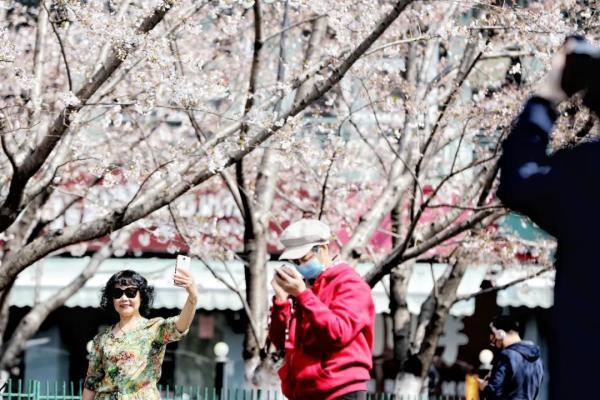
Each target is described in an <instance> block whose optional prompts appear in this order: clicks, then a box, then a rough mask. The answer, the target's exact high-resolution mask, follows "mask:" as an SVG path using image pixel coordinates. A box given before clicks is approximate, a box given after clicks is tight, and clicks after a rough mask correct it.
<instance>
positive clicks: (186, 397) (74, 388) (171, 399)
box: [0, 381, 464, 400]
mask: <svg viewBox="0 0 600 400" xmlns="http://www.w3.org/2000/svg"><path fill="white" fill-rule="evenodd" d="M158 389H159V391H160V393H161V399H165V400H284V399H285V398H284V397H283V396H282V395H281V393H280V392H278V391H269V390H257V389H233V388H228V389H223V390H222V391H221V392H220V393H218V392H217V391H216V390H215V389H213V388H200V387H198V386H189V387H188V386H174V387H171V386H159V387H158ZM82 392H83V385H82V383H78V384H75V383H73V382H63V383H59V382H52V383H50V382H40V381H27V382H23V381H8V382H7V383H6V384H5V385H4V386H3V387H2V388H1V389H0V400H79V399H81V393H82ZM367 399H368V400H427V397H420V396H419V397H415V396H394V395H392V394H389V393H377V394H369V395H368V397H367ZM430 399H431V400H433V399H435V400H463V399H464V397H460V396H443V397H435V398H433V397H432V398H430Z"/></svg>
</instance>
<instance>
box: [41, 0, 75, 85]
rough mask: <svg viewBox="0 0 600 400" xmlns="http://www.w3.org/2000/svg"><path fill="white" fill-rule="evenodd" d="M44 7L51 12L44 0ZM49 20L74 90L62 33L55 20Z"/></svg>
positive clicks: (68, 78) (47, 12)
mask: <svg viewBox="0 0 600 400" xmlns="http://www.w3.org/2000/svg"><path fill="white" fill-rule="evenodd" d="M42 7H44V9H45V10H46V14H50V12H49V11H48V7H46V2H45V1H43V0H42ZM48 21H49V22H50V26H51V27H52V30H53V31H54V36H56V41H57V42H58V46H59V47H60V53H61V54H62V59H63V62H64V63H65V71H66V72H67V81H68V82H69V91H71V92H72V91H73V80H72V79H71V68H69V62H68V61H67V53H66V51H65V45H64V44H63V41H62V39H61V37H60V34H59V33H58V29H56V25H54V21H52V20H51V19H48Z"/></svg>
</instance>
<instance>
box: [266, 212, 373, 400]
mask: <svg viewBox="0 0 600 400" xmlns="http://www.w3.org/2000/svg"><path fill="white" fill-rule="evenodd" d="M330 238H331V231H330V229H329V227H328V226H327V225H325V224H324V223H323V222H321V221H318V220H314V219H302V220H300V221H297V222H295V223H293V224H291V225H290V226H288V227H287V229H285V231H283V233H282V234H281V237H280V240H281V243H282V244H283V246H284V247H285V251H284V252H283V254H282V255H281V257H280V259H285V260H289V261H291V262H292V263H293V264H294V265H295V267H296V268H291V267H287V266H281V267H279V268H276V269H275V276H274V278H273V281H272V282H271V284H272V286H273V289H275V296H274V298H273V307H272V309H271V321H270V324H269V337H270V339H271V342H272V343H273V344H274V345H275V346H276V347H277V348H278V349H284V351H285V360H284V364H283V366H282V367H281V369H280V370H279V376H280V378H281V382H282V390H283V393H284V395H285V396H286V397H287V398H288V399H291V400H295V399H314V400H330V399H366V394H367V382H368V381H369V379H370V370H371V367H372V360H373V354H372V353H373V331H374V324H375V307H374V305H373V298H372V297H371V289H370V287H369V286H368V285H367V284H366V283H365V282H364V281H363V280H362V278H361V277H360V276H359V275H358V274H357V273H356V271H354V269H353V268H352V267H351V266H350V265H348V264H346V263H333V262H332V259H331V257H330V254H329V240H330Z"/></svg>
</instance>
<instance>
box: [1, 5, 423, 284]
mask: <svg viewBox="0 0 600 400" xmlns="http://www.w3.org/2000/svg"><path fill="white" fill-rule="evenodd" d="M411 2H412V1H410V0H403V1H398V2H397V3H396V4H395V5H394V7H393V9H392V10H391V11H390V12H389V13H388V14H386V15H385V16H384V17H383V19H382V20H381V22H379V24H378V25H377V27H376V28H375V29H374V30H373V32H371V34H369V35H368V36H367V37H366V38H365V39H364V40H363V41H362V42H361V43H360V44H359V45H358V46H357V48H356V49H355V50H354V51H353V52H352V53H351V54H350V55H349V56H348V57H347V58H346V59H344V61H343V62H342V63H341V64H340V65H339V66H338V67H337V68H335V69H334V70H333V71H332V73H331V75H330V76H329V77H328V78H327V79H325V80H324V81H323V82H320V83H317V84H315V86H314V87H313V89H312V90H311V91H310V92H309V93H308V94H307V95H306V96H305V97H303V98H302V100H301V101H299V102H297V103H296V104H294V105H293V106H292V107H291V108H290V109H289V110H286V112H284V113H283V114H282V116H281V118H280V120H283V121H286V120H287V118H289V117H292V116H295V115H297V114H298V113H300V112H301V111H303V110H304V109H305V108H306V107H307V106H308V105H309V104H311V103H312V102H313V101H315V100H316V99H318V98H320V97H321V96H322V95H323V94H324V93H326V92H327V91H329V90H330V89H331V88H332V87H333V86H334V85H335V84H337V83H338V82H339V81H340V80H341V79H342V78H343V77H344V75H345V74H346V73H347V72H348V70H349V69H350V67H352V65H353V64H354V63H355V62H356V60H358V58H359V57H360V56H361V55H362V54H363V53H364V52H365V51H366V50H367V49H368V48H369V47H370V46H371V44H372V43H373V42H375V40H377V38H379V37H380V36H381V35H382V34H383V32H385V30H386V29H387V28H388V27H389V26H390V25H391V24H392V22H394V20H395V19H396V18H397V17H398V16H399V15H400V13H401V12H402V10H404V8H405V7H406V6H407V5H408V4H410V3H411ZM282 126H283V125H282V124H280V123H278V121H275V122H274V123H273V124H272V125H271V126H270V127H268V128H267V129H261V130H259V131H258V132H257V133H256V135H255V136H253V137H252V138H251V140H250V141H249V143H248V145H247V146H246V147H245V148H243V149H239V150H237V151H234V152H232V153H231V155H230V156H229V158H228V160H227V161H226V162H224V163H223V165H222V168H227V167H228V166H230V165H232V164H234V163H236V162H237V161H239V160H240V159H242V157H244V156H245V155H246V154H248V153H250V152H251V151H252V150H253V149H255V148H256V147H257V146H259V145H260V144H262V143H263V142H264V141H265V140H267V139H268V138H270V137H271V136H273V135H274V134H275V132H277V131H278V130H279V129H281V127H282ZM229 129H231V128H226V130H229ZM216 136H219V135H216ZM210 142H211V141H210V140H209V141H208V142H207V143H208V144H209V145H210V144H212V143H210ZM194 163H195V160H194V161H189V163H188V167H187V168H190V167H191V166H193V165H194ZM216 173H217V171H215V170H214V169H210V168H205V169H202V170H201V171H199V172H196V173H194V174H193V176H191V177H190V179H189V180H186V181H181V182H179V183H177V184H175V185H173V186H171V187H169V188H168V192H165V189H167V187H166V184H165V183H162V184H159V185H157V187H156V188H155V189H154V190H151V191H149V192H148V193H147V194H146V195H144V196H142V197H140V198H139V200H138V201H137V203H136V204H132V206H131V207H129V208H128V209H127V210H126V212H125V214H124V215H120V214H119V211H118V210H113V211H111V212H109V213H107V214H106V215H104V216H102V217H100V218H98V219H95V220H93V221H89V222H85V223H83V224H81V225H78V226H73V227H67V228H65V229H64V230H58V231H55V232H51V233H49V234H48V235H47V236H46V237H44V238H39V239H36V240H34V241H33V242H31V243H30V244H28V245H27V246H24V247H23V248H22V249H21V250H20V251H19V252H18V253H17V255H16V256H15V257H11V258H10V259H9V260H7V262H6V263H3V265H2V266H0V272H1V273H0V290H2V289H4V288H5V287H6V285H7V284H8V282H9V280H10V279H11V278H12V277H13V276H15V275H16V274H18V273H19V272H20V271H22V270H23V269H25V268H26V267H27V266H29V265H31V264H32V263H33V262H35V261H36V260H38V259H40V258H42V257H44V256H45V255H46V254H48V253H50V252H52V251H54V250H56V249H59V248H62V247H64V246H67V245H69V244H72V243H76V242H80V241H85V240H90V239H93V238H97V237H100V236H103V235H105V234H107V233H108V232H111V231H114V230H116V229H119V228H121V227H123V226H126V225H128V224H131V223H132V222H134V221H137V220H138V219H140V218H143V217H145V216H146V215H148V214H150V213H152V212H153V211H155V210H157V209H159V208H161V207H163V206H165V205H167V204H169V203H170V202H172V201H173V200H175V199H176V198H178V197H179V196H181V195H183V194H184V193H186V192H187V191H188V190H190V188H192V187H194V186H196V185H198V184H200V183H202V182H204V181H206V180H207V179H209V178H211V177H212V176H214V175H215V174H216Z"/></svg>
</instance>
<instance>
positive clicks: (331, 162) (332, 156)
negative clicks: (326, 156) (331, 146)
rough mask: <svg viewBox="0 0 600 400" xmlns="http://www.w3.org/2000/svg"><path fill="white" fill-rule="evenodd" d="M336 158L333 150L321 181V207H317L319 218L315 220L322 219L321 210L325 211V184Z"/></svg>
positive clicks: (335, 152)
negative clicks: (323, 178)
mask: <svg viewBox="0 0 600 400" xmlns="http://www.w3.org/2000/svg"><path fill="white" fill-rule="evenodd" d="M336 156H337V150H334V152H333V154H332V155H331V161H330V162H329V167H327V172H326V173H325V180H324V181H323V186H322V187H321V205H320V206H319V216H318V218H317V219H321V217H323V210H324V209H325V200H326V198H327V183H328V181H329V174H330V173H331V168H332V167H333V163H334V162H335V157H336Z"/></svg>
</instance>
